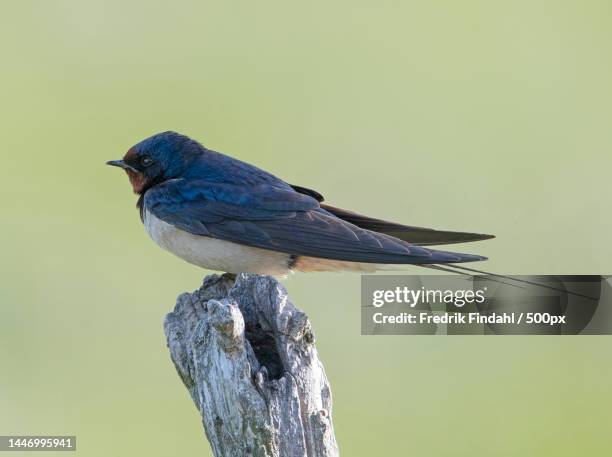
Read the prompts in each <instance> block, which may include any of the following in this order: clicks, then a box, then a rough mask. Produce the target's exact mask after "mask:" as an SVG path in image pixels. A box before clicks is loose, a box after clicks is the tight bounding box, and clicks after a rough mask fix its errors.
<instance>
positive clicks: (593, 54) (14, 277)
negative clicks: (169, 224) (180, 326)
mask: <svg viewBox="0 0 612 457" xmlns="http://www.w3.org/2000/svg"><path fill="white" fill-rule="evenodd" d="M0 18H1V19H0V51H1V55H2V63H1V68H2V71H1V73H0V78H1V84H0V100H1V103H0V116H1V119H0V121H1V122H0V129H2V134H1V148H0V151H1V152H0V154H1V155H2V167H1V169H2V179H1V180H0V191H1V195H2V209H1V211H0V222H1V227H2V229H1V230H2V236H1V237H0V248H1V249H0V252H1V258H2V260H1V262H0V273H1V274H0V434H3V435H6V434H76V435H77V436H78V448H79V450H78V453H79V455H83V456H88V457H89V456H92V457H93V456H108V455H146V456H164V457H165V456H169V455H194V456H195V455H201V456H205V455H210V450H209V447H208V444H207V442H206V440H205V438H204V436H203V433H202V431H201V427H200V424H199V420H198V414H197V413H196V411H195V408H194V407H193V405H192V403H191V400H190V399H189V397H188V394H187V391H186V390H185V389H184V388H183V386H182V385H181V383H180V381H179V378H178V376H177V375H176V373H175V371H174V367H173V366H172V364H171V362H170V359H169V357H168V354H167V350H166V347H165V340H164V336H163V331H162V319H163V317H164V315H165V313H166V312H168V311H169V310H171V308H172V307H173V305H174V301H175V297H176V296H177V294H179V293H180V292H183V291H190V290H193V289H195V288H197V287H198V286H199V284H200V281H201V279H202V277H203V275H205V274H206V273H207V272H205V271H202V270H198V269H197V268H195V267H193V266H191V265H188V264H186V263H184V262H182V261H181V260H179V259H177V258H174V257H172V256H171V255H170V254H167V253H166V252H164V251H162V250H160V249H159V248H157V247H156V246H155V245H154V243H153V242H152V241H151V240H149V239H148V238H147V236H146V234H145V233H144V230H143V228H142V226H141V224H140V221H139V219H138V215H137V211H136V210H135V208H134V204H135V201H136V199H135V197H134V196H133V195H132V194H131V193H130V192H131V191H130V187H129V185H128V182H127V179H126V177H125V176H124V175H123V174H122V173H120V172H118V171H117V170H115V169H110V168H107V167H105V166H104V162H105V161H106V160H109V159H116V158H120V157H121V156H122V155H123V153H124V152H125V151H126V150H127V149H128V148H129V147H130V146H131V145H132V144H134V143H136V142H138V141H140V140H141V139H143V138H144V137H147V136H149V135H151V134H153V133H156V132H159V131H163V130H169V129H173V130H177V131H179V132H182V133H185V134H188V135H190V136H193V137H194V138H196V139H198V140H200V141H201V142H202V143H203V144H204V145H206V146H208V147H209V148H212V149H217V150H221V151H224V152H226V153H229V154H231V155H234V156H236V157H238V158H240V159H243V160H246V161H248V162H251V163H254V164H256V165H258V166H260V167H262V168H264V169H267V170H269V171H271V172H273V173H275V174H277V175H278V176H280V177H283V178H284V179H286V180H287V181H289V182H291V183H296V184H300V185H303V186H309V187H313V188H315V189H318V190H319V191H321V192H322V193H323V194H324V195H326V196H327V199H328V200H329V201H330V202H331V203H333V204H336V205H338V206H345V207H348V208H352V209H355V210H359V211H363V212H365V213H367V214H371V215H374V216H379V217H385V218H390V219H394V220H398V221H402V222H405V223H412V224H415V225H424V226H433V227H438V228H444V229H457V230H463V229H465V230H474V231H482V232H490V233H495V234H497V236H498V238H497V239H496V240H492V241H488V242H483V243H481V244H477V245H476V244H473V245H466V246H462V247H461V248H462V249H463V250H464V251H468V252H474V253H479V254H484V255H488V256H490V258H491V260H490V261H489V262H488V263H487V264H483V265H482V266H483V267H485V266H486V268H488V269H490V270H493V271H496V272H500V273H507V274H514V273H516V274H518V273H521V274H538V273H542V274H562V273H567V274H588V273H595V274H597V273H610V272H612V248H611V247H610V233H611V232H612V211H611V210H610V204H609V200H610V178H609V176H610V165H612V159H611V155H610V153H611V150H612V134H611V133H612V131H611V128H610V126H611V121H612V84H611V81H612V4H611V3H610V2H609V1H606V0H602V1H594V0H587V1H579V0H572V1H561V2H558V1H542V0H535V1H533V0H531V1H523V0H519V1H515V2H499V1H485V0H482V1H472V0H468V1H463V2H457V1H432V2H414V1H409V2H392V1H379V2H356V1H350V2H349V1H335V2H319V1H316V2H307V3H306V2H280V1H273V2H245V1H232V2H220V1H215V2H212V1H206V2H203V1H191V2H187V1H182V2H180V1H177V2H159V1H133V2H126V1H117V0H113V1H108V0H106V1H102V0H99V1H85V0H80V1H76V0H75V1H66V0H52V1H43V0H41V1H27V0H19V1H18V0H3V1H2V2H0ZM408 271H410V272H412V273H422V270H419V269H417V268H416V267H415V268H412V269H409V270H408ZM285 285H286V287H287V288H288V290H289V292H290V294H291V296H292V297H293V299H294V301H295V302H296V303H297V304H298V305H299V306H300V307H302V308H303V309H305V310H306V311H307V312H308V314H309V315H310V318H311V320H312V322H313V325H314V328H315V330H316V334H317V338H318V348H319V351H320V354H321V356H322V359H323V361H324V363H325V366H326V369H327V372H328V375H329V378H330V381H331V385H332V388H333V393H334V407H335V408H334V421H335V427H336V435H337V438H338V441H339V444H340V448H341V451H342V453H343V455H347V456H367V455H421V456H422V455H428V456H429V455H431V456H458V455H459V456H463V455H466V456H475V455H477V456H480V455H483V456H484V455H494V456H518V455H520V456H543V455H555V456H575V455H589V456H600V455H601V456H603V455H609V452H610V446H611V445H612V436H611V435H610V433H609V427H610V421H611V419H612V396H611V387H610V386H611V384H612V364H611V363H610V360H611V359H610V356H611V353H612V351H611V348H610V341H611V340H610V338H606V337H497V338H486V339H485V338H483V337H365V336H360V334H359V328H360V327H359V315H360V308H359V275H357V274H310V275H294V276H293V277H290V278H289V279H288V280H286V281H285Z"/></svg>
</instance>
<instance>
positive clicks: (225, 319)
mask: <svg viewBox="0 0 612 457" xmlns="http://www.w3.org/2000/svg"><path fill="white" fill-rule="evenodd" d="M164 330H165V332H166V337H167V339H168V347H169V348H170V355H171V357H172V360H173V362H174V364H175V366H176V369H177V371H178V373H179V375H180V377H181V379H182V380H183V382H184V383H185V386H186V387H187V389H188V390H189V393H190V394H191V398H192V399H193V401H194V403H195V405H196V407H197V408H198V411H199V412H200V415H201V416H202V423H203V425H204V430H205V431H206V436H207V437H208V441H209V442H210V445H211V447H212V450H213V454H214V455H215V456H216V457H221V456H224V457H229V456H231V457H234V456H262V457H263V456H266V457H272V456H274V457H276V456H279V457H302V456H303V457H328V456H337V455H338V448H337V445H336V439H335V437H334V430H333V425H332V420H331V408H332V400H331V392H330V387H329V383H328V382H327V378H326V376H325V371H324V370H323V365H322V364H321V362H320V361H319V358H318V356H317V350H316V348H315V345H314V336H313V333H312V328H311V326H310V322H309V320H308V318H307V316H306V314H304V312H302V311H301V310H299V309H297V308H296V307H295V306H294V305H293V303H291V301H290V300H289V297H288V296H287V292H286V291H285V289H284V288H283V287H282V286H281V285H280V284H279V283H278V282H277V281H276V280H275V279H274V278H271V277H269V276H258V275H247V274H240V275H238V277H237V278H236V279H235V280H234V278H233V277H232V276H230V275H227V274H226V275H223V276H218V275H212V276H208V277H206V278H205V279H204V284H203V285H202V287H201V288H200V289H199V290H196V291H195V292H193V293H191V294H188V293H186V294H182V295H181V296H179V297H178V299H177V303H176V307H175V309H174V312H172V313H170V314H168V316H167V317H166V321H165V323H164Z"/></svg>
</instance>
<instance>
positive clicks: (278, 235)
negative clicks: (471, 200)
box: [144, 179, 484, 264]
mask: <svg viewBox="0 0 612 457" xmlns="http://www.w3.org/2000/svg"><path fill="white" fill-rule="evenodd" d="M144 204H145V209H146V211H151V212H152V213H153V214H154V215H155V216H156V217H158V218H160V219H162V220H163V221H165V222H167V223H169V224H172V225H174V226H176V227H178V228H180V229H182V230H185V231H187V232H190V233H192V234H196V235H202V236H209V237H213V238H218V239H222V240H225V241H231V242H235V243H239V244H245V245H248V246H254V247H258V248H263V249H270V250H274V251H280V252H285V253H288V254H292V255H297V256H300V255H301V256H309V257H319V258H325V259H334V260H343V261H350V262H365V263H382V264H384V263H388V264H429V263H455V262H469V261H475V260H483V259H484V258H483V257H480V256H475V255H469V254H458V253H451V252H444V251H436V250H432V249H426V248H422V247H419V246H414V245H411V244H409V243H407V242H406V241H403V240H401V239H397V238H394V237H392V236H389V235H386V234H383V233H377V232H373V231H371V230H367V229H364V228H361V227H358V226H357V225H355V224H352V223H350V222H347V221H346V220H343V219H341V218H339V217H337V216H335V215H334V214H332V213H331V212H329V211H327V210H326V209H324V208H321V206H320V205H319V202H318V201H317V199H316V198H313V197H311V196H309V195H306V194H303V193H299V192H295V191H294V190H293V189H291V188H280V187H271V186H258V187H253V188H251V189H248V191H245V190H244V188H243V187H242V186H235V185H230V184H219V183H210V182H203V181H184V180H181V179H178V180H171V181H167V182H165V183H163V184H161V185H158V186H155V187H154V188H152V189H150V190H149V191H147V193H146V194H145V198H144Z"/></svg>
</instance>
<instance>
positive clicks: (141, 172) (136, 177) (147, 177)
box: [106, 132, 205, 194]
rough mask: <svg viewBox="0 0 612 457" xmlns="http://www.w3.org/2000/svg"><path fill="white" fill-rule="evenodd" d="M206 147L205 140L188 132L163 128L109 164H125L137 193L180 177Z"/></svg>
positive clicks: (120, 165) (118, 165)
mask: <svg viewBox="0 0 612 457" xmlns="http://www.w3.org/2000/svg"><path fill="white" fill-rule="evenodd" d="M204 151H205V149H204V147H203V146H202V145H201V144H199V143H198V142H196V141H194V140H192V139H191V138H189V137H187V136H185V135H181V134H179V133H176V132H163V133H158V134H157V135H153V136H151V137H149V138H147V139H145V140H143V141H141V142H140V143H138V144H136V145H134V146H132V147H131V148H130V149H129V150H128V152H126V154H125V155H124V156H123V159H121V160H110V161H108V162H106V164H107V165H112V166H114V167H120V168H123V169H124V170H125V172H126V173H127V175H128V177H129V179H130V184H132V188H133V190H134V193H136V194H142V193H144V192H145V191H146V190H147V189H149V188H150V187H152V186H154V185H156V184H160V183H162V182H164V181H166V180H168V179H173V178H177V177H180V176H181V174H182V173H184V172H185V170H186V169H187V168H188V167H189V165H190V163H191V162H192V161H193V160H194V158H196V157H198V156H199V155H201V154H203V152H204Z"/></svg>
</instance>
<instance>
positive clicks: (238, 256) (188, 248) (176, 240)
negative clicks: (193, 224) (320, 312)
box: [144, 211, 381, 276]
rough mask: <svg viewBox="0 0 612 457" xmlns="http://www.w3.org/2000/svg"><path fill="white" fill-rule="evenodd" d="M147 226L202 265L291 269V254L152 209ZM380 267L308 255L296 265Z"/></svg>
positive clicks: (168, 246)
mask: <svg viewBox="0 0 612 457" xmlns="http://www.w3.org/2000/svg"><path fill="white" fill-rule="evenodd" d="M144 226H145V229H146V231H147V233H148V234H149V236H150V237H151V238H152V239H153V241H155V242H156V243H157V244H158V245H159V246H160V247H161V248H163V249H165V250H166V251H169V252H171V253H172V254H174V255H176V256H177V257H180V258H181V259H183V260H185V261H187V262H189V263H192V264H194V265H197V266H199V267H202V268H206V269H209V270H218V271H226V272H228V273H257V274H266V275H273V276H284V275H286V274H288V273H289V272H290V271H291V270H290V268H289V262H290V256H289V254H284V253H282V252H276V251H271V250H268V249H260V248H255V247H251V246H245V245H242V244H238V243H232V242H230V241H223V240H218V239H215V238H210V237H207V236H201V235H193V234H191V233H189V232H186V231H184V230H181V229H179V228H177V227H175V226H173V225H170V224H168V223H166V222H164V221H162V220H161V219H159V218H157V217H155V215H154V214H153V213H151V212H149V211H145V214H144ZM380 268H381V265H375V264H366V263H355V262H345V261H337V260H328V259H319V258H315V257H304V256H300V257H298V259H297V262H295V265H294V266H293V269H295V270H300V271H342V270H344V271H346V270H351V271H374V270H376V269H380Z"/></svg>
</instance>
